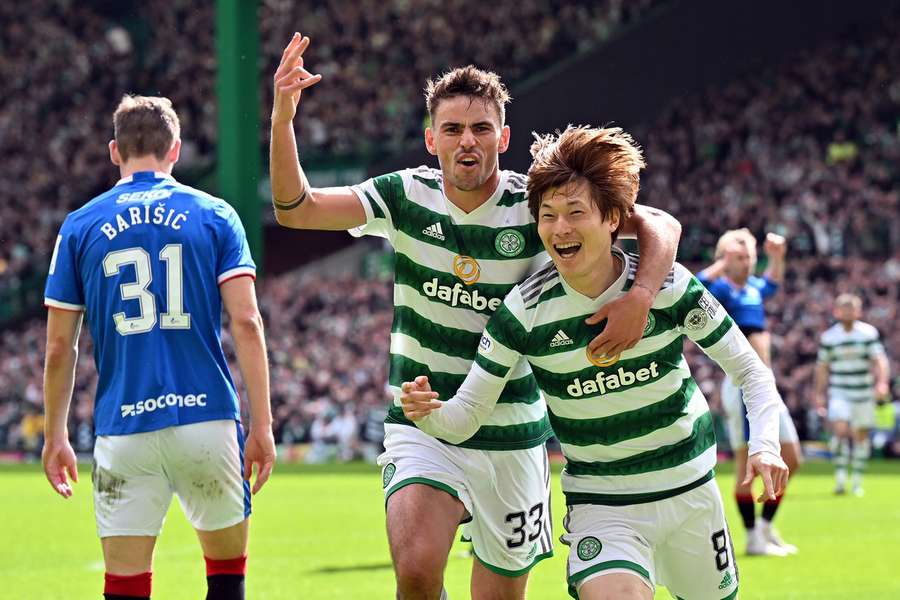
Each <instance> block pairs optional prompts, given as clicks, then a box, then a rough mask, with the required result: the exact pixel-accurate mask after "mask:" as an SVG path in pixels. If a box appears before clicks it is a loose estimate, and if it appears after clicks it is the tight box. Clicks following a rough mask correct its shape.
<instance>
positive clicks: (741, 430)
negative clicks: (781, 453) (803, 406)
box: [721, 376, 800, 450]
mask: <svg viewBox="0 0 900 600" xmlns="http://www.w3.org/2000/svg"><path fill="white" fill-rule="evenodd" d="M721 392H722V408H723V409H724V410H725V420H726V422H727V423H728V441H729V443H730V444H731V449H732V450H737V449H739V448H746V447H747V440H748V439H749V437H750V424H749V423H748V422H747V407H745V406H744V401H743V399H742V393H741V388H740V387H738V386H736V385H734V382H732V381H731V378H730V377H728V376H726V377H725V379H723V380H722V389H721ZM780 404H781V406H780V407H779V409H778V441H780V442H781V443H782V444H799V443H800V436H799V435H797V428H796V427H794V421H793V419H791V413H790V412H789V411H788V409H787V406H785V405H784V401H781V402H780Z"/></svg>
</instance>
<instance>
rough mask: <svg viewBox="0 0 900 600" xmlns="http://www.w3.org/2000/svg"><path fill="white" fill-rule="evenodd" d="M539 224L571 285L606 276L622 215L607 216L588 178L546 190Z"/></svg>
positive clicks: (584, 284) (587, 284)
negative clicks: (588, 182) (605, 216)
mask: <svg viewBox="0 0 900 600" xmlns="http://www.w3.org/2000/svg"><path fill="white" fill-rule="evenodd" d="M537 226H538V235H539V236H540V238H541V241H542V242H543V243H544V247H545V248H546V249H547V253H548V254H549V255H550V258H552V259H553V262H554V263H555V264H556V268H557V269H558V270H559V272H560V275H562V276H563V277H565V278H566V281H567V282H568V283H569V284H570V285H571V286H573V287H575V288H577V289H579V290H582V289H587V288H590V287H593V286H592V285H591V283H592V282H597V281H603V280H604V279H605V278H604V274H605V271H607V270H608V269H609V268H610V267H611V265H612V254H611V247H612V243H613V239H614V238H613V233H614V232H615V231H616V230H617V229H618V227H619V216H618V215H617V214H613V215H612V216H610V217H609V218H607V219H604V218H603V216H602V215H601V214H600V210H599V208H598V207H597V206H596V204H595V202H594V200H593V199H592V198H591V195H590V190H589V187H588V185H587V183H586V182H585V181H584V180H582V179H576V180H575V181H574V182H570V183H567V184H565V185H562V186H560V187H556V188H550V189H549V190H547V191H546V192H544V194H543V196H542V197H541V204H540V207H539V209H538V222H537Z"/></svg>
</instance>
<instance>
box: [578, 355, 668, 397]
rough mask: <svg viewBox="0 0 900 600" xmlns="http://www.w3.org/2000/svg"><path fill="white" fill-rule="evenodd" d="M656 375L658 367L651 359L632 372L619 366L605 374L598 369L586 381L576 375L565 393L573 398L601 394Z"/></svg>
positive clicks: (653, 377)
mask: <svg viewBox="0 0 900 600" xmlns="http://www.w3.org/2000/svg"><path fill="white" fill-rule="evenodd" d="M657 377H659V367H658V365H657V364H656V361H653V362H652V363H650V364H649V365H647V366H646V367H642V368H640V369H638V370H637V371H633V372H632V371H626V370H625V369H623V368H622V367H619V369H618V370H617V371H616V372H615V373H609V374H607V373H604V372H603V371H600V372H599V373H597V376H596V377H595V378H593V379H588V380H586V381H581V378H579V377H576V378H575V381H573V382H572V383H570V384H569V385H568V387H566V393H568V394H569V396H571V397H573V398H580V397H582V396H586V395H589V394H593V395H598V396H602V395H603V394H606V393H609V392H612V391H615V390H617V389H619V388H623V387H626V386H629V385H632V384H634V383H635V382H638V381H639V382H644V381H648V380H650V379H656V378H657Z"/></svg>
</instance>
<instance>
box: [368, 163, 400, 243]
mask: <svg viewBox="0 0 900 600" xmlns="http://www.w3.org/2000/svg"><path fill="white" fill-rule="evenodd" d="M372 185H374V186H375V189H376V190H377V191H378V195H379V196H381V199H382V200H383V201H384V204H385V206H387V209H388V212H390V213H391V220H392V221H393V222H394V227H395V228H398V229H399V223H400V221H401V219H399V218H398V217H399V215H400V204H401V202H404V201H405V200H406V191H405V190H404V189H403V178H402V177H401V176H400V173H387V174H386V175H381V176H379V177H376V178H375V179H373V180H372Z"/></svg>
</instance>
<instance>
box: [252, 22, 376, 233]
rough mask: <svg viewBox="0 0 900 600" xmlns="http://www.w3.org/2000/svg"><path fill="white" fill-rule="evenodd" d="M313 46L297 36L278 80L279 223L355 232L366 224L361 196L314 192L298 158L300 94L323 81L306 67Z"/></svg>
mask: <svg viewBox="0 0 900 600" xmlns="http://www.w3.org/2000/svg"><path fill="white" fill-rule="evenodd" d="M308 46H309V38H308V37H304V36H301V35H300V34H299V33H295V34H294V37H293V38H291V41H290V43H289V44H288V45H287V47H286V48H285V49H284V53H283V54H282V55H281V63H280V64H279V65H278V69H277V70H276V71H275V76H274V87H275V89H274V100H273V103H272V132H271V141H270V148H269V176H270V178H271V182H272V205H273V206H274V208H275V219H276V220H277V221H278V223H279V224H281V225H284V226H286V227H292V228H295V229H331V230H341V229H352V228H354V227H358V226H360V225H362V224H364V223H365V221H366V213H365V210H364V209H363V206H362V204H361V203H360V200H359V198H357V197H356V194H354V193H353V191H352V190H351V189H350V188H348V187H337V188H324V189H313V188H311V187H310V185H309V181H308V180H307V178H306V174H305V173H304V172H303V168H302V167H301V166H300V160H299V158H298V153H297V138H296V136H295V134H294V117H295V116H296V114H297V107H298V106H299V104H300V96H301V94H302V93H303V90H304V89H306V88H308V87H311V86H313V85H315V84H317V83H318V82H319V81H321V80H322V76H321V75H313V74H311V73H310V72H309V71H308V70H307V69H306V68H305V67H304V66H303V52H304V51H305V50H306V48H307V47H308Z"/></svg>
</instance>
